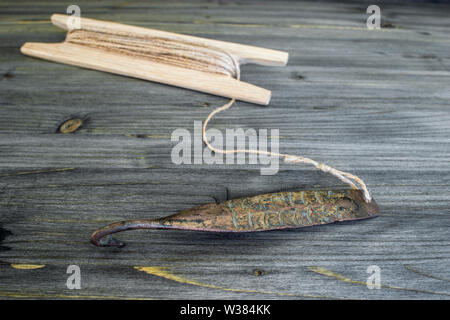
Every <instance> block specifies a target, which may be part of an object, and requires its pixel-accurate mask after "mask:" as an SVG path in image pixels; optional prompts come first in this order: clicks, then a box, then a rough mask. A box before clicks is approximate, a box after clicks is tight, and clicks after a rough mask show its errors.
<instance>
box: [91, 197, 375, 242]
mask: <svg viewBox="0 0 450 320" xmlns="http://www.w3.org/2000/svg"><path fill="white" fill-rule="evenodd" d="M378 214H379V208H378V205H377V204H376V202H375V200H373V199H372V200H371V201H370V202H368V203H367V202H365V201H364V197H363V193H362V191H361V190H335V191H328V190H319V191H295V192H276V193H268V194H262V195H257V196H253V197H247V198H239V199H233V200H227V201H224V202H222V203H220V204H215V203H208V204H204V205H200V206H197V207H194V208H191V209H187V210H182V211H180V212H179V213H176V214H174V215H171V216H168V217H164V218H159V219H144V220H128V221H121V222H115V223H112V224H110V225H108V226H106V227H103V228H101V229H98V230H96V231H95V232H94V233H93V234H92V235H91V242H92V243H93V244H94V245H96V246H118V247H122V246H124V243H122V242H120V241H117V240H115V239H114V238H111V237H108V238H107V239H106V241H105V240H102V238H103V237H105V236H107V235H111V234H113V233H117V232H121V231H126V230H135V229H177V230H192V231H212V232H255V231H268V230H279V229H287V228H301V227H307V226H314V225H321V224H328V223H333V222H337V221H348V220H359V219H366V218H371V217H374V216H377V215H378Z"/></svg>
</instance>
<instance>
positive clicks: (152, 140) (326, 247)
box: [0, 0, 450, 299]
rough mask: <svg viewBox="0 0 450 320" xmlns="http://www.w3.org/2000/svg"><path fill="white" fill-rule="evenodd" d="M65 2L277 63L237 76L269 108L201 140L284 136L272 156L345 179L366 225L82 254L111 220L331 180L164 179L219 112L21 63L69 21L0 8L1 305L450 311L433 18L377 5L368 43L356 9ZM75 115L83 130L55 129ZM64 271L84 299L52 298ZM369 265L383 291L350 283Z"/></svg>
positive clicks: (170, 241)
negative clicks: (260, 50) (356, 179)
mask: <svg viewBox="0 0 450 320" xmlns="http://www.w3.org/2000/svg"><path fill="white" fill-rule="evenodd" d="M78 4H79V5H80V7H81V9H82V15H83V14H86V16H89V17H92V18H95V19H103V20H110V21H117V22H120V23H127V24H133V25H138V26H142V27H148V28H155V29H160V30H166V31H168V32H176V33H184V34H189V35H193V36H199V37H207V38H210V39H217V40H222V41H230V42H236V43H247V44H250V45H254V46H260V47H266V48H277V49H280V50H283V51H288V52H289V53H290V61H289V64H288V66H286V67H283V68H281V67H280V68H278V67H273V68H267V67H261V66H255V65H245V66H243V72H242V74H243V81H247V82H250V83H253V84H255V85H257V86H260V87H264V88H268V89H270V90H271V91H272V93H273V96H272V100H271V103H270V105H269V106H267V107H264V108H262V107H258V106H255V105H251V104H247V103H238V104H237V105H236V106H234V107H233V108H232V109H231V110H229V111H227V112H226V113H224V114H220V116H218V117H217V118H215V119H214V121H213V122H212V123H211V127H215V128H217V129H220V130H225V128H254V129H256V130H258V129H280V151H282V152H283V151H287V150H289V151H290V153H296V154H301V155H304V156H307V157H310V158H312V159H315V160H317V161H321V162H325V163H327V164H329V165H332V166H334V167H336V168H338V169H341V170H344V171H350V172H352V173H355V174H357V175H358V176H361V177H362V178H363V179H364V180H365V181H366V182H367V184H368V186H369V188H370V190H371V192H372V194H373V196H374V198H375V199H376V201H377V203H378V204H379V206H380V209H381V213H382V215H381V216H380V217H377V218H375V219H370V220H367V221H360V222H345V223H339V224H331V225H326V226H320V227H311V228H306V229H303V230H295V231H274V232H264V233H257V234H227V235H224V234H208V233H195V232H188V231H173V232H170V231H167V232H165V231H136V232H129V233H124V234H123V235H121V240H123V241H125V242H127V244H128V246H127V247H125V248H123V249H109V248H97V247H94V246H92V245H91V244H90V243H89V235H90V233H91V232H92V231H93V230H94V229H96V228H98V227H100V226H103V225H105V224H107V223H110V222H113V221H117V220H123V219H138V218H156V217H161V216H165V215H169V214H172V213H175V212H176V211H178V210H182V209H186V208H189V207H192V206H195V205H200V204H204V203H208V202H214V201H216V200H218V201H223V200H226V199H230V198H237V197H242V196H250V195H256V194H258V193H265V192H274V191H280V190H292V189H294V190H295V189H297V190H298V189H310V188H314V189H316V190H319V189H326V188H338V187H342V185H341V184H340V182H339V181H336V180H335V179H333V178H330V177H328V176H327V175H325V174H321V173H318V172H316V171H314V170H313V169H311V168H309V167H303V166H292V165H282V166H281V167H280V172H279V173H278V174H277V175H274V176H261V175H260V172H259V167H258V166H256V165H233V166H226V165H180V166H177V165H175V164H173V163H172V161H171V159H170V152H171V150H172V147H173V146H174V145H175V142H171V141H170V137H171V134H172V132H173V131H174V130H175V129H177V128H185V129H188V130H189V131H191V132H192V130H193V125H194V121H196V120H203V119H204V118H205V117H206V115H207V114H208V113H209V112H210V111H211V110H212V108H214V107H216V106H219V105H221V104H223V103H224V102H225V101H226V100H225V99H222V98H219V97H215V96H210V95H207V94H201V93H197V92H191V91H189V90H183V89H178V88H173V87H169V86H165V85H161V84H155V83H149V82H146V81H140V80H136V79H131V78H125V77H119V76H115V75H111V74H105V73H102V72H96V71H90V70H85V69H81V68H76V67H71V66H65V65H60V64H55V63H50V62H45V61H42V60H38V59H33V58H28V57H24V56H23V55H21V54H20V52H19V48H20V46H21V45H22V44H23V43H25V42H27V41H31V42H60V41H62V40H63V39H64V32H63V31H60V30H58V29H57V28H55V27H54V26H53V25H52V24H51V23H50V21H48V17H49V15H50V14H51V13H53V12H60V13H64V12H65V9H66V8H65V7H63V6H62V5H61V3H59V2H57V1H55V2H53V1H45V2H41V3H40V4H37V3H33V6H32V7H31V6H29V5H28V4H27V3H21V2H19V3H18V2H14V1H3V2H2V3H1V4H0V12H1V14H2V18H3V19H2V22H1V23H0V40H1V41H0V52H1V55H0V75H1V80H0V262H1V263H0V297H1V298H39V297H42V298H64V299H73V298H77V297H85V298H92V299H101V298H153V299H158V298H164V299H176V298H180V299H183V298H194V299H208V298H209V299H210V298H225V299H243V298H255V299H258V298H262V299H272V298H279V299H302V298H305V299H310V298H344V299H348V298H351V299H371V298H380V299H408V298H409V299H411V298H412V299H418V298H422V299H449V295H450V282H449V281H448V279H450V273H449V270H450V268H449V265H450V250H449V248H450V231H449V230H450V218H449V215H450V209H449V208H450V206H449V200H450V162H449V157H450V144H449V142H450V111H449V99H450V94H449V92H450V91H449V83H450V81H449V79H450V56H449V52H450V50H449V49H450V38H449V35H448V28H449V27H450V25H449V24H450V23H449V22H448V19H447V18H448V14H447V12H448V11H449V9H450V7H449V4H439V3H433V4H428V3H416V2H412V3H410V4H396V5H394V4H389V3H388V2H386V3H385V2H380V3H379V5H380V7H381V12H382V23H385V24H386V25H387V26H389V28H388V27H386V28H383V29H382V30H381V31H368V30H367V29H366V28H365V19H366V18H367V14H366V13H365V10H366V8H367V5H368V4H367V5H362V4H361V3H360V2H356V1H355V2H345V3H342V2H338V3H332V2H330V3H328V2H312V3H311V2H303V1H301V2H290V1H287V2H282V3H280V2H269V1H264V2H262V1H245V2H243V1H241V2H222V1H213V2H210V1H188V2H186V1H183V2H181V1H176V0H174V1H155V2H148V3H147V2H141V1H125V2H123V1H115V0H103V1H101V2H87V1H86V2H84V1H80V2H79V3H78ZM388 23H389V24H388ZM72 118H77V119H83V124H82V125H81V126H80V127H79V128H78V129H77V130H76V131H75V132H73V133H68V134H62V133H59V131H58V129H59V128H60V125H61V124H62V123H65V122H66V121H67V120H69V119H72ZM11 264H15V265H20V264H26V265H38V266H41V265H45V267H42V268H36V269H27V268H22V269H20V268H14V267H12V266H11ZM71 264H77V265H79V266H80V268H81V274H82V289H81V290H69V289H67V288H66V280H67V276H68V274H66V269H67V267H68V265H71ZM370 265H377V266H379V267H380V268H381V282H382V284H383V287H382V289H380V290H369V289H367V287H366V286H365V281H366V279H367V277H368V276H369V274H368V273H366V270H367V267H369V266H370ZM135 267H137V268H135ZM145 268H146V269H145ZM258 275H261V276H258Z"/></svg>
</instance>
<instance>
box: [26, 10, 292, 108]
mask: <svg viewBox="0 0 450 320" xmlns="http://www.w3.org/2000/svg"><path fill="white" fill-rule="evenodd" d="M70 18H71V17H70V16H68V15H62V14H53V15H52V17H51V21H52V23H53V24H54V25H55V26H58V27H60V28H62V29H64V30H67V31H72V30H74V27H73V26H72V24H71V23H69V19H70ZM79 19H80V22H81V23H80V26H81V29H82V30H105V31H110V32H114V33H126V34H129V35H136V36H140V37H159V38H165V39H169V40H171V39H172V40H178V41H186V42H190V43H194V44H199V45H202V46H210V47H214V48H219V49H221V50H223V51H226V52H227V53H229V54H230V55H232V56H233V57H234V58H235V59H236V61H238V62H239V64H245V63H255V64H260V65H267V66H284V65H286V63H287V60H288V53H287V52H283V51H277V50H271V49H265V48H259V47H254V46H247V45H242V44H236V43H231V42H225V41H218V40H211V39H204V38H199V37H194V36H187V35H182V34H176V33H171V32H165V31H159V30H153V29H148V28H141V27H135V26H129V25H125V24H120V23H115V22H108V21H100V20H94V19H88V18H79ZM20 51H21V52H22V53H23V54H25V55H29V56H32V57H37V58H41V59H45V60H50V61H54V62H60V63H66V64H70V65H75V66H79V67H84V68H88V69H94V70H100V71H105V72H110V73H115V74H120V75H124V76H129V77H134V78H139V79H144V80H150V81H155V82H160V83H164V84H169V85H173V86H178V87H183V88H187V89H192V90H197V91H201V92H205V93H210V94H214V95H218V96H223V97H228V98H234V99H237V100H241V101H246V102H251V103H256V104H261V105H267V104H269V101H270V97H271V92H270V91H269V90H266V89H263V88H260V87H257V86H255V85H252V84H250V83H246V82H243V81H239V80H237V79H234V78H232V77H231V76H227V75H222V74H216V73H209V72H203V71H198V70H192V69H187V68H182V67H178V66H173V65H168V64H164V63H160V62H155V61H151V60H149V59H144V58H140V57H133V56H129V55H125V54H120V53H115V52H109V51H107V50H103V49H100V48H92V47H88V46H85V45H79V44H74V43H69V42H67V41H64V42H62V43H37V42H27V43H25V44H24V45H23V46H22V47H21V48H20Z"/></svg>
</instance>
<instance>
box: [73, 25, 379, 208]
mask: <svg viewBox="0 0 450 320" xmlns="http://www.w3.org/2000/svg"><path fill="white" fill-rule="evenodd" d="M66 41H67V42H70V43H74V44H80V45H85V46H89V47H94V48H100V49H103V50H107V51H112V52H116V53H121V54H126V55H132V56H137V57H140V58H143V59H149V60H152V61H156V62H160V63H165V64H169V65H173V66H178V67H183V68H187V69H193V70H198V71H202V72H210V73H217V74H222V75H225V76H230V77H234V78H235V79H237V80H240V67H239V62H238V61H237V59H236V58H235V57H234V56H233V55H232V54H229V53H228V52H226V51H224V50H222V49H219V48H216V47H213V46H209V45H202V44H199V43H193V42H189V41H184V40H174V39H165V38H158V37H148V36H137V35H135V34H133V35H131V34H129V33H126V32H117V31H116V32H111V31H110V30H102V29H101V28H97V29H90V30H72V31H70V32H68V34H67V37H66ZM235 101H236V100H235V99H234V98H233V99H231V100H230V101H229V102H228V103H226V104H224V105H223V106H221V107H218V108H216V109H214V110H213V111H212V112H211V113H210V114H209V115H208V116H207V117H206V119H205V121H204V123H203V127H202V139H203V142H204V143H205V144H206V146H207V147H208V148H209V149H210V150H211V151H213V152H217V153H221V154H232V153H247V154H258V155H266V156H274V157H280V158H282V159H283V160H284V161H285V162H286V163H302V164H310V165H313V166H314V167H315V168H316V169H318V170H320V171H322V172H325V173H329V174H331V175H333V176H335V177H337V178H338V179H340V180H341V181H343V182H345V183H346V184H348V185H349V186H350V187H351V188H352V189H355V190H358V189H360V190H362V191H363V194H364V200H365V201H366V202H367V203H369V202H370V201H371V200H372V197H371V195H370V192H369V190H368V189H367V186H366V184H365V183H364V181H363V180H362V179H360V178H359V177H357V176H355V175H353V174H351V173H348V172H344V171H340V170H337V169H335V168H333V167H330V166H329V165H326V164H324V163H320V162H317V161H314V160H312V159H309V158H306V157H302V156H298V155H291V154H283V153H277V152H270V151H260V150H254V149H237V150H223V149H218V148H215V147H213V146H212V145H211V144H210V143H209V141H208V138H207V135H206V127H207V125H208V123H209V122H210V120H211V119H212V118H213V117H214V116H215V115H216V114H218V113H219V112H222V111H225V110H227V109H229V108H230V107H231V106H232V105H233V103H234V102H235Z"/></svg>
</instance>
